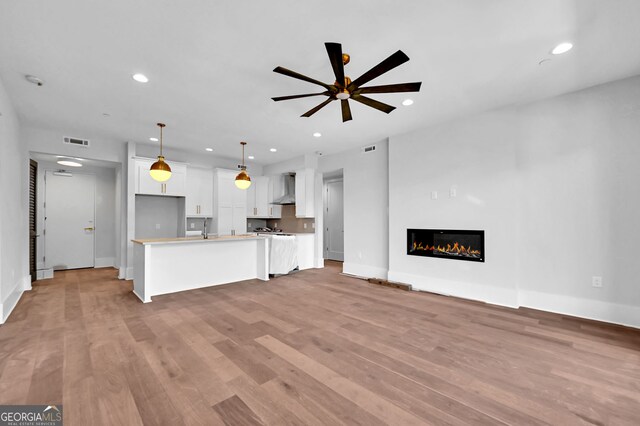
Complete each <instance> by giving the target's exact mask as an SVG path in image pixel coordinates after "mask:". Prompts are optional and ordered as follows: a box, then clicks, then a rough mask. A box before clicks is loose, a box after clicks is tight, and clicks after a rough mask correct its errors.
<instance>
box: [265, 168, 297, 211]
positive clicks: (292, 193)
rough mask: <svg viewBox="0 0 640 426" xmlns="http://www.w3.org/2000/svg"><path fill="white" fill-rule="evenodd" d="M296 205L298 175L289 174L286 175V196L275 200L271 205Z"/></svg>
mask: <svg viewBox="0 0 640 426" xmlns="http://www.w3.org/2000/svg"><path fill="white" fill-rule="evenodd" d="M295 203H296V175H295V174H294V173H287V174H285V175H284V195H283V196H282V197H280V198H277V199H275V200H273V203H271V204H278V205H281V206H287V205H291V204H295Z"/></svg>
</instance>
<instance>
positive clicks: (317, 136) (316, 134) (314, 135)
mask: <svg viewBox="0 0 640 426" xmlns="http://www.w3.org/2000/svg"><path fill="white" fill-rule="evenodd" d="M320 136H322V133H320V132H315V133H314V134H313V137H314V138H319V137H320Z"/></svg>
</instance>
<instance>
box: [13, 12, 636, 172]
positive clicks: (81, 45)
mask: <svg viewBox="0 0 640 426" xmlns="http://www.w3.org/2000/svg"><path fill="white" fill-rule="evenodd" d="M638 22H640V1H638V0H616V1H604V0H483V1H478V0H440V1H425V0H413V1H404V2H398V1H381V0H368V1H364V0H357V1H334V0H325V1H321V2H320V1H314V2H308V1H304V2H303V1H293V0H288V1H258V0H255V1H232V2H223V1H211V0H197V1H189V2H179V1H170V0H161V1H160V0H127V1H124V0H111V1H89V0H58V1H51V0H37V1H36V0H33V1H2V2H0V78H2V80H3V82H4V84H5V86H6V88H7V90H8V92H9V95H10V97H11V99H12V101H13V103H14V105H15V106H16V108H17V110H18V112H19V114H20V118H21V120H22V122H23V124H24V125H26V126H34V127H39V128H47V129H55V130H59V131H61V132H64V134H68V135H70V136H76V137H91V136H93V137H96V135H99V136H101V137H104V138H106V139H109V140H117V141H128V140H130V141H136V142H145V143H149V141H148V138H149V137H151V136H157V128H156V126H155V123H156V122H158V121H163V122H165V123H166V124H167V128H166V130H165V143H166V144H167V145H168V146H171V147H175V148H182V149H186V150H192V151H195V152H199V153H200V152H201V153H202V154H203V155H223V156H231V157H237V156H239V155H240V148H239V145H238V142H239V141H240V140H246V141H248V142H249V145H248V146H247V154H248V155H249V154H253V155H255V157H256V160H255V161H256V162H258V163H261V164H269V163H274V162H277V161H281V160H285V159H288V158H291V157H294V156H297V155H300V154H304V153H312V152H315V151H318V150H320V151H322V152H323V153H324V154H330V153H334V152H339V151H342V150H344V149H347V148H351V147H354V146H359V145H364V144H366V143H369V142H375V141H378V140H381V139H383V138H385V137H387V136H392V135H394V134H399V133H405V132H408V131H411V130H413V129H416V128H419V127H424V126H427V125H430V124H433V123H436V122H441V121H444V120H448V119H452V118H455V117H458V116H461V115H466V114H469V113H473V112H478V111H482V110H486V109H490V108H494V107H498V106H502V105H508V104H513V103H524V102H529V101H532V100H536V99H541V98H544V97H549V96H553V95H557V94H560V93H565V92H570V91H574V90H577V89H580V88H584V87H588V86H592V85H595V84H599V83H603V82H607V81H611V80H616V79H619V78H623V77H628V76H631V75H636V74H640V55H638V54H637V46H639V45H640V25H638ZM565 40H570V41H572V42H573V43H574V44H575V47H574V49H573V50H572V51H570V52H569V53H567V54H565V55H562V56H558V57H553V59H552V60H551V61H549V62H546V63H545V64H543V65H538V63H539V61H541V60H542V59H545V58H550V57H551V55H550V54H549V51H550V50H551V49H552V48H553V47H554V46H555V45H556V44H557V43H559V42H561V41H565ZM327 41H335V42H340V43H342V45H343V51H345V52H348V53H350V54H351V63H350V64H349V65H347V67H346V74H347V75H349V76H351V77H352V78H353V79H355V78H357V77H358V76H359V75H360V74H362V73H363V72H364V71H366V70H368V69H369V68H371V67H372V66H373V65H375V64H377V63H378V62H380V61H382V60H383V59H385V58H386V57H387V56H389V55H390V54H392V53H393V52H395V51H396V50H398V49H402V50H403V51H404V52H405V53H406V54H407V55H408V56H409V57H410V58H411V60H410V61H409V62H407V63H406V64H404V65H402V66H400V67H399V68H396V69H395V70H392V71H390V72H389V73H387V74H385V75H383V76H382V77H380V78H378V79H376V80H374V81H373V82H371V83H369V85H374V84H375V85H378V84H389V83H401V82H411V81H422V82H423V85H422V90H421V92H420V93H418V94H409V96H407V94H384V95H372V96H371V97H373V98H375V99H378V100H381V101H383V102H387V103H390V104H392V105H394V106H397V107H398V108H397V109H396V110H395V111H394V112H392V113H391V114H389V115H386V114H384V113H382V112H379V111H377V110H374V109H371V108H369V107H366V106H364V105H361V104H359V103H357V102H351V108H352V112H353V117H354V120H353V121H351V122H347V123H342V121H341V114H340V107H339V104H338V103H337V102H336V103H332V104H330V105H328V106H327V107H325V108H324V109H322V110H321V111H320V112H318V113H317V114H316V115H314V116H313V117H311V118H300V117H299V116H300V114H302V113H304V112H305V111H307V110H308V109H310V108H312V107H313V106H315V105H316V104H318V103H320V102H321V101H322V100H323V99H324V98H322V97H316V98H307V99H299V100H291V101H283V102H277V103H276V102H273V101H272V100H271V99H270V98H271V97H272V96H282V95H291V94H299V93H315V92H319V91H321V90H322V89H321V90H318V89H319V87H318V86H315V85H313V84H309V83H305V82H302V81H299V80H295V79H292V78H289V77H285V76H282V75H279V74H276V73H273V72H272V71H271V70H272V69H273V68H274V67H276V66H278V65H281V66H284V67H286V68H289V69H292V70H295V71H297V72H300V73H302V74H305V75H308V76H310V77H313V78H316V79H318V80H321V81H324V82H327V83H331V82H332V81H333V80H334V77H333V73H332V71H331V66H330V63H329V60H328V58H327V54H326V51H325V48H324V45H323V43H324V42H327ZM136 72H142V73H144V74H146V75H147V76H148V77H149V79H150V82H149V83H147V84H140V83H137V82H135V81H133V79H132V78H131V75H132V74H134V73H136ZM25 74H33V75H36V76H38V77H40V78H42V79H43V80H45V82H46V83H45V85H44V86H43V87H37V86H35V85H33V84H30V83H28V82H26V81H25V80H24V75H25ZM406 97H411V98H413V99H414V100H415V103H414V105H412V106H410V107H403V106H402V105H401V102H402V100H403V99H405V98H406ZM103 113H108V114H110V117H105V116H103ZM316 131H319V132H321V133H322V134H323V137H321V138H314V137H313V136H312V133H313V132H316ZM205 147H213V148H214V149H215V151H214V152H213V154H208V153H205V151H204V148H205ZM271 147H276V148H278V152H277V153H275V154H274V153H270V152H269V148H271Z"/></svg>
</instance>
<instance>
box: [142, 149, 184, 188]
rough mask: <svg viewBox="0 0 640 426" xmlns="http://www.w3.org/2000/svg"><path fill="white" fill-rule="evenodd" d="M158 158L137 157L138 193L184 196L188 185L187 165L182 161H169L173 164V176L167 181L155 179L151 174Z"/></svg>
mask: <svg viewBox="0 0 640 426" xmlns="http://www.w3.org/2000/svg"><path fill="white" fill-rule="evenodd" d="M155 161H156V160H153V159H150V158H149V159H147V158H136V159H135V162H136V176H135V179H136V194H145V195H165V196H170V197H184V196H185V193H186V187H187V167H186V165H184V164H182V163H173V162H170V161H167V163H168V164H169V165H170V166H171V178H170V179H169V180H167V181H165V182H158V181H155V180H153V178H152V177H151V175H150V174H149V169H151V165H152V164H153V163H154V162H155Z"/></svg>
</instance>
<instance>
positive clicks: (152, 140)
mask: <svg viewBox="0 0 640 426" xmlns="http://www.w3.org/2000/svg"><path fill="white" fill-rule="evenodd" d="M149 140H150V141H151V142H158V138H149Z"/></svg>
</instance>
